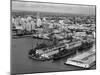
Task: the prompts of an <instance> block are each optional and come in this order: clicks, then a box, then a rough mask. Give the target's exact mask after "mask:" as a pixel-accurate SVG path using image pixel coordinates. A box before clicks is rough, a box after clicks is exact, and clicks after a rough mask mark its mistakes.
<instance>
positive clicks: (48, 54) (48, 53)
mask: <svg viewBox="0 0 100 75" xmlns="http://www.w3.org/2000/svg"><path fill="white" fill-rule="evenodd" d="M92 42H93V41H92V40H91V41H85V42H82V41H80V40H76V41H71V42H65V43H60V44H57V45H52V46H45V45H42V46H41V47H39V46H38V47H37V48H35V49H31V50H30V52H29V56H30V57H31V58H33V59H37V60H50V59H59V58H62V57H65V56H68V55H71V54H73V53H76V51H77V50H78V51H81V50H82V49H84V48H85V49H87V48H89V47H91V46H92V44H93V43H92ZM43 46H44V47H43Z"/></svg>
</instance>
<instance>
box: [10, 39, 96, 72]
mask: <svg viewBox="0 0 100 75" xmlns="http://www.w3.org/2000/svg"><path fill="white" fill-rule="evenodd" d="M37 42H38V44H40V43H42V42H45V43H47V44H52V42H50V41H47V40H45V41H44V40H40V39H32V38H28V37H27V38H18V39H12V50H11V71H12V73H34V72H35V73H36V72H48V71H49V72H50V71H69V70H83V68H79V67H75V66H70V65H65V64H64V62H65V61H66V59H67V58H66V57H65V58H62V59H59V60H56V61H53V60H50V61H36V60H32V59H29V57H28V52H29V50H30V49H31V48H32V44H33V47H35V46H36V44H37ZM91 69H95V66H93V67H92V68H91Z"/></svg>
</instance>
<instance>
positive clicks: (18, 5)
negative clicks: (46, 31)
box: [12, 1, 95, 15]
mask: <svg viewBox="0 0 100 75" xmlns="http://www.w3.org/2000/svg"><path fill="white" fill-rule="evenodd" d="M12 11H30V12H49V13H50V12H51V13H64V14H84V15H95V6H93V5H91V6H90V5H89V6H86V5H72V4H54V3H40V2H25V1H23V2H22V1H12Z"/></svg>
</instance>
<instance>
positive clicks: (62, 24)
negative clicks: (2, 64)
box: [11, 1, 96, 73]
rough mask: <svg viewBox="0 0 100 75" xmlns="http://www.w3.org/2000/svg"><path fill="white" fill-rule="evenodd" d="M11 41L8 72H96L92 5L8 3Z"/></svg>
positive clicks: (94, 23)
mask: <svg viewBox="0 0 100 75" xmlns="http://www.w3.org/2000/svg"><path fill="white" fill-rule="evenodd" d="M74 6H75V8H74ZM52 7H54V8H52ZM42 8H43V9H42ZM59 8H62V9H59ZM70 8H72V9H70ZM73 8H74V9H73ZM41 9H42V10H41ZM46 9H47V10H46ZM65 9H67V11H66V10H65ZM54 10H55V11H54ZM11 40H12V41H11V42H12V45H11V46H12V48H11V66H12V68H11V70H12V73H35V72H52V71H71V70H72V71H74V70H85V69H96V59H95V58H96V57H95V56H96V48H95V46H96V15H95V6H92V5H91V6H79V5H67V4H66V5H64V4H52V3H51V4H49V3H41V2H27V1H26V2H24V1H12V11H11Z"/></svg>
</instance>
